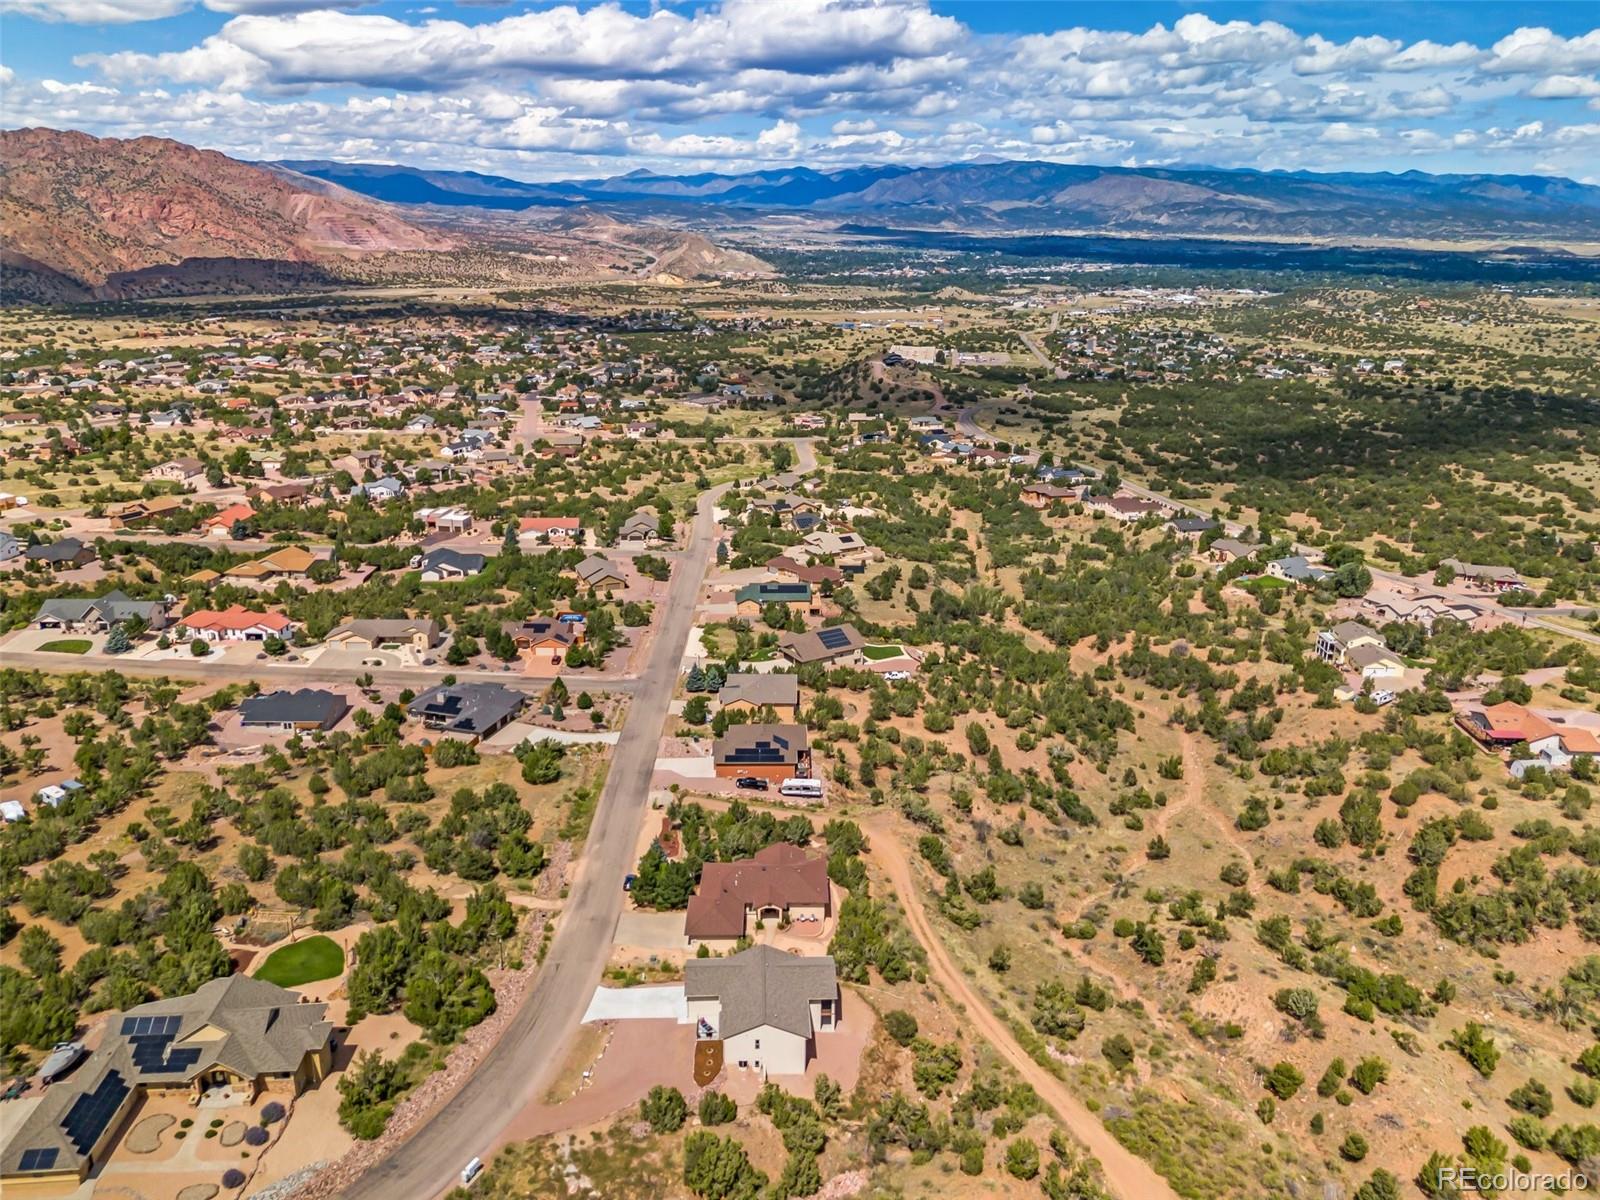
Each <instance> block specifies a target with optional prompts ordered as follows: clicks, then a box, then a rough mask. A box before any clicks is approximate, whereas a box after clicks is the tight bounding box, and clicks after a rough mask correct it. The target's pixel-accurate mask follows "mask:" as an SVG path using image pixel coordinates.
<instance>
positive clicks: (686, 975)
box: [683, 946, 842, 1077]
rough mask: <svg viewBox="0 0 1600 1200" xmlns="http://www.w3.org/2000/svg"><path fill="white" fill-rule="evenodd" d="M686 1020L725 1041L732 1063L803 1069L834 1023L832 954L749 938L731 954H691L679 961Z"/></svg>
mask: <svg viewBox="0 0 1600 1200" xmlns="http://www.w3.org/2000/svg"><path fill="white" fill-rule="evenodd" d="M683 993H684V1000H685V1002H686V1005H687V1007H688V1011H689V1020H690V1021H691V1022H693V1024H694V1026H695V1036H696V1037H697V1038H698V1039H700V1040H713V1039H718V1040H720V1041H721V1042H722V1058H723V1061H724V1062H725V1063H727V1064H728V1065H729V1066H730V1067H740V1068H742V1069H745V1070H751V1071H756V1072H758V1073H759V1074H760V1075H761V1076H762V1077H766V1076H768V1075H803V1074H804V1073H805V1069H806V1063H807V1062H809V1061H810V1060H811V1057H812V1055H813V1053H814V1052H815V1049H816V1038H817V1036H818V1035H819V1034H825V1033H831V1032H832V1031H833V1030H835V1029H837V1028H838V1027H839V1023H840V1020H841V1015H842V1014H841V1012H840V1008H839V974H838V970H837V969H836V968H835V966H834V962H833V959H832V958H828V957H820V958H802V957H800V956H799V955H795V954H786V953H784V952H783V951H781V950H774V949H773V948H772V947H771V946H753V947H751V948H750V949H749V950H746V951H744V952H743V953H741V954H735V955H734V956H733V957H732V958H691V959H690V960H689V961H688V962H687V963H685V964H684V968H683Z"/></svg>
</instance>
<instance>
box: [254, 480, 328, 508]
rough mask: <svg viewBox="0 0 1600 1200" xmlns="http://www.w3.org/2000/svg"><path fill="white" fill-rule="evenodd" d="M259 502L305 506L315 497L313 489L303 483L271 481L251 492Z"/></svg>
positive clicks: (291, 506) (285, 505) (296, 506)
mask: <svg viewBox="0 0 1600 1200" xmlns="http://www.w3.org/2000/svg"><path fill="white" fill-rule="evenodd" d="M250 499H251V500H253V501H254V502H255V503H257V504H281V505H283V506H284V507H286V508H305V507H307V506H308V505H309V504H310V503H311V502H312V499H313V496H312V494H311V489H310V488H309V487H307V486H306V485H305V484H303V483H269V484H265V485H263V486H262V487H258V488H256V489H254V490H253V491H251V492H250Z"/></svg>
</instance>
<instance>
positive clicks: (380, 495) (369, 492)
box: [350, 475, 406, 504]
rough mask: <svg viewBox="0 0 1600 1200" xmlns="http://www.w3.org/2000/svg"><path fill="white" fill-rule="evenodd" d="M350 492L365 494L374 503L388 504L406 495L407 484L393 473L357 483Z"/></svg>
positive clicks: (355, 494) (352, 493)
mask: <svg viewBox="0 0 1600 1200" xmlns="http://www.w3.org/2000/svg"><path fill="white" fill-rule="evenodd" d="M350 494H351V495H353V496H365V497H366V498H367V499H368V500H370V501H371V502H372V503H373V504H387V503H388V502H389V501H391V500H398V499H399V498H400V497H401V496H403V495H405V494H406V485H405V481H404V480H400V479H396V478H395V477H394V476H393V475H385V476H384V477H383V478H382V479H374V480H373V481H372V482H371V483H358V484H356V486H355V487H354V488H352V489H351V493H350Z"/></svg>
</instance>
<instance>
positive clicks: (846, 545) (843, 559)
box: [800, 530, 873, 566]
mask: <svg viewBox="0 0 1600 1200" xmlns="http://www.w3.org/2000/svg"><path fill="white" fill-rule="evenodd" d="M800 544H801V545H802V546H804V547H805V553H806V554H807V555H808V556H809V557H811V558H831V559H833V561H834V562H835V563H836V564H837V565H839V566H849V565H850V564H852V563H856V564H865V563H867V562H870V561H871V560H872V558H873V553H872V547H871V546H869V545H867V543H866V539H864V538H863V537H862V536H861V535H860V534H859V533H829V532H826V531H823V530H818V531H817V532H815V533H808V534H806V535H805V537H804V538H802V539H801V542H800Z"/></svg>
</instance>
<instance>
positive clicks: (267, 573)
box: [222, 546, 321, 583]
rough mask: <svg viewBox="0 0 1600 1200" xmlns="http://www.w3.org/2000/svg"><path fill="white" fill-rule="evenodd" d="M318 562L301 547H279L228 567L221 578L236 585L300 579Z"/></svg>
mask: <svg viewBox="0 0 1600 1200" xmlns="http://www.w3.org/2000/svg"><path fill="white" fill-rule="evenodd" d="M320 561H321V560H320V559H318V558H317V556H316V555H315V554H313V553H312V552H311V551H309V550H307V549H306V548H305V547H303V546H280V547H279V548H278V549H276V550H273V551H270V552H268V553H266V554H263V555H262V556H261V557H260V558H253V559H251V560H250V561H249V562H242V563H239V564H238V565H237V566H232V567H229V568H228V569H227V570H226V571H224V572H223V573H222V578H224V579H228V580H232V581H233V582H236V583H243V582H250V581H255V580H269V579H277V578H279V577H280V576H284V577H288V578H301V577H304V576H305V574H306V573H307V572H308V571H310V570H311V568H312V566H313V565H314V564H316V563H317V562H320Z"/></svg>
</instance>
